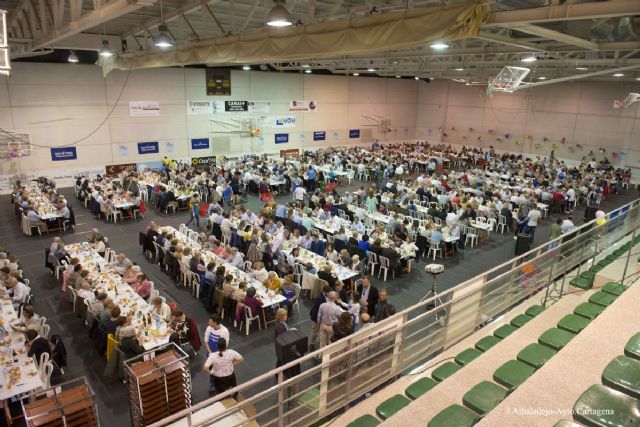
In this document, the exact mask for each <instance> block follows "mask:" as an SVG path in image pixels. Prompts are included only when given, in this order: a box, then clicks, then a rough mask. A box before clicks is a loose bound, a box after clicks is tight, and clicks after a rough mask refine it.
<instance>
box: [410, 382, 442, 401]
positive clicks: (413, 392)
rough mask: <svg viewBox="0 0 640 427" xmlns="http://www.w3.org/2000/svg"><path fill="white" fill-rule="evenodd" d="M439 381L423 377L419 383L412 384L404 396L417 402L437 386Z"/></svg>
mask: <svg viewBox="0 0 640 427" xmlns="http://www.w3.org/2000/svg"><path fill="white" fill-rule="evenodd" d="M436 384H438V383H437V381H435V380H433V379H432V378H429V377H422V378H420V379H419V380H418V381H416V382H414V383H412V384H411V385H410V386H409V387H407V388H405V389H404V394H406V395H407V397H408V398H409V399H411V400H416V399H417V398H419V397H420V396H422V395H423V394H425V393H426V392H428V391H429V390H431V389H432V388H433V387H435V386H436Z"/></svg>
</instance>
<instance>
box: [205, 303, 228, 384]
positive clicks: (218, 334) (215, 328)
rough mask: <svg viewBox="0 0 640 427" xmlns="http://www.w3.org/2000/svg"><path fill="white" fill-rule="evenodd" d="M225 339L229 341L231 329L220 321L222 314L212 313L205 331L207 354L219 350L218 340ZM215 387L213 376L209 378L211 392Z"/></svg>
mask: <svg viewBox="0 0 640 427" xmlns="http://www.w3.org/2000/svg"><path fill="white" fill-rule="evenodd" d="M221 338H222V339H224V340H225V342H226V343H227V344H228V343H229V330H228V329H227V328H226V327H225V326H224V325H222V323H221V322H220V316H219V315H218V314H212V315H211V316H209V324H208V325H207V329H205V331H204V347H205V348H206V349H207V354H211V353H215V352H216V351H218V342H219V341H220V339H221ZM214 389H215V385H214V383H213V377H210V378H209V393H212V392H213V391H214Z"/></svg>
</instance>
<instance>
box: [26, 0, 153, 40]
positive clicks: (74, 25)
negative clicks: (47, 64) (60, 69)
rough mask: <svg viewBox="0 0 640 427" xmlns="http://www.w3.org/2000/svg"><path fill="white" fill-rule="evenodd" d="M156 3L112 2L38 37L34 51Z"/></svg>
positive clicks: (128, 0) (119, 0)
mask: <svg viewBox="0 0 640 427" xmlns="http://www.w3.org/2000/svg"><path fill="white" fill-rule="evenodd" d="M155 2H156V0H112V1H110V2H109V3H106V4H104V5H103V6H102V7H100V9H96V10H93V11H92V12H89V13H87V14H85V15H83V16H82V17H80V19H77V20H74V21H71V22H68V23H67V24H66V25H62V26H60V27H59V28H55V29H51V31H49V32H48V33H47V34H44V35H43V36H42V37H38V38H37V39H35V40H34V42H33V49H39V48H42V47H45V46H49V45H50V44H52V43H55V42H58V41H60V40H64V39H65V38H67V37H70V36H72V35H74V34H78V33H80V32H82V31H85V30H88V29H90V28H94V27H96V26H99V25H101V24H103V23H105V22H108V21H111V20H113V19H116V18H118V17H120V16H123V15H126V14H128V13H131V12H133V11H136V10H138V9H140V8H142V7H144V6H150V5H152V4H153V3H155ZM54 3H55V0H54ZM58 7H59V8H61V9H63V8H62V7H61V5H58ZM54 9H55V8H54ZM63 10H64V9H63ZM54 22H55V19H54Z"/></svg>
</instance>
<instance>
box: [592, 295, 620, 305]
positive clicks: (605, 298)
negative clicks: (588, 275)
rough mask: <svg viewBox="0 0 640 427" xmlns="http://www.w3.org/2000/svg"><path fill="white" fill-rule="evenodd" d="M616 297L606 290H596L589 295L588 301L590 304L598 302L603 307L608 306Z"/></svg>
mask: <svg viewBox="0 0 640 427" xmlns="http://www.w3.org/2000/svg"><path fill="white" fill-rule="evenodd" d="M616 298H618V296H617V295H612V294H609V293H606V292H602V291H598V292H596V293H595V294H593V295H591V296H590V297H589V302H590V303H592V304H598V305H601V306H603V307H609V306H610V305H611V303H612V302H614V301H615V300H616Z"/></svg>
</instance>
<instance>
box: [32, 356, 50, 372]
mask: <svg viewBox="0 0 640 427" xmlns="http://www.w3.org/2000/svg"><path fill="white" fill-rule="evenodd" d="M34 357H35V356H34ZM50 359H51V357H50V355H49V353H42V354H41V355H40V360H36V364H37V365H38V374H40V375H41V376H42V371H43V370H44V366H45V365H46V364H47V363H49V360H50Z"/></svg>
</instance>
